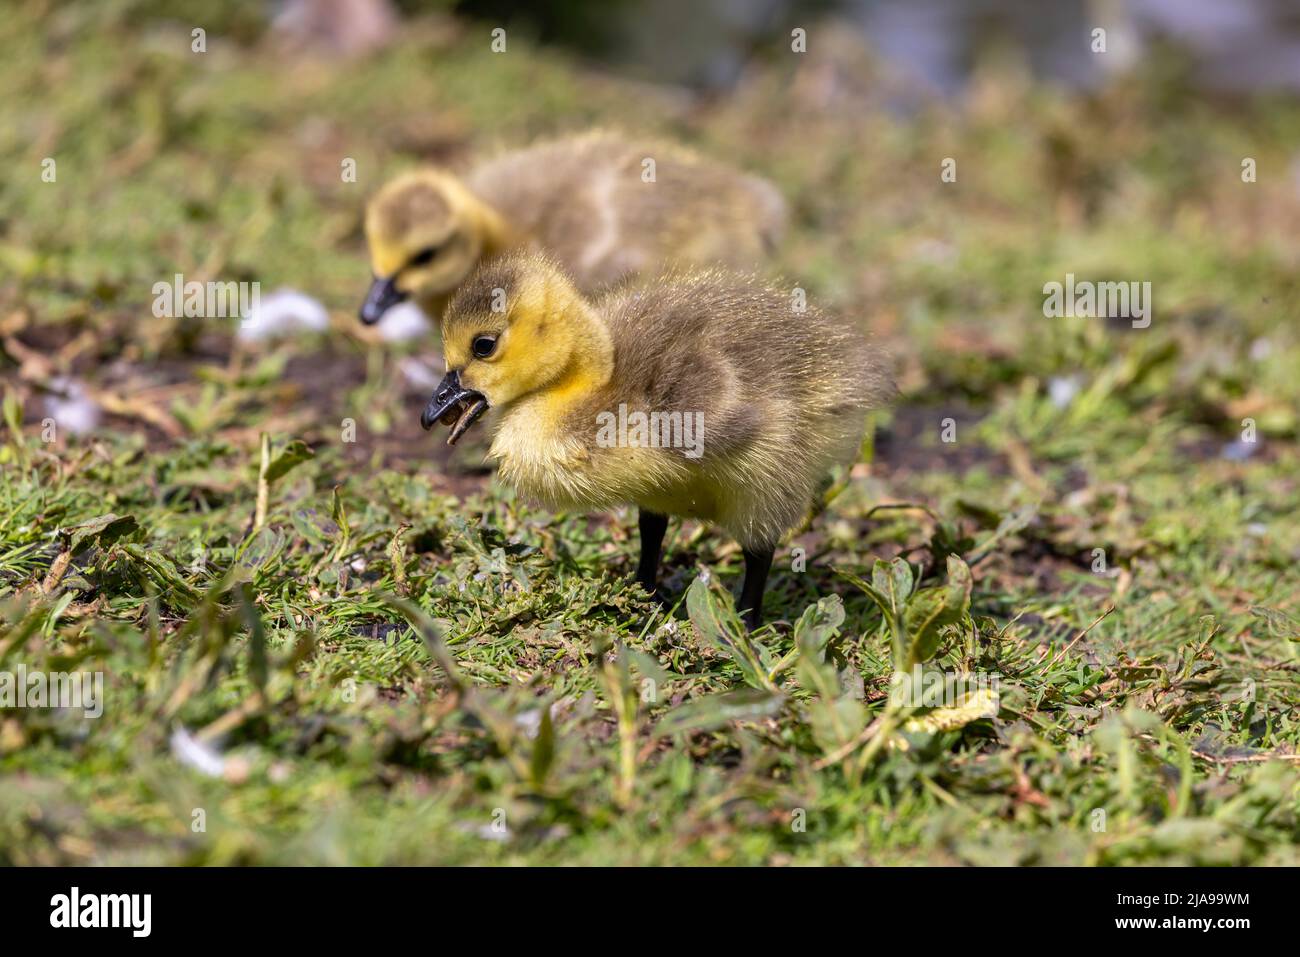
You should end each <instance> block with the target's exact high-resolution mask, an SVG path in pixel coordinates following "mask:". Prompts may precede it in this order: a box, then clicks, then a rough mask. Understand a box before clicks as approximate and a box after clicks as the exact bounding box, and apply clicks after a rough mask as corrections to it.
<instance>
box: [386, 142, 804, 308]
mask: <svg viewBox="0 0 1300 957" xmlns="http://www.w3.org/2000/svg"><path fill="white" fill-rule="evenodd" d="M649 163H652V164H653V165H652V166H651V165H649ZM784 222H785V202H784V201H783V200H782V198H781V196H780V194H779V193H778V192H777V190H776V188H775V187H774V186H772V185H771V184H770V183H768V182H766V181H765V180H762V179H759V178H757V177H754V176H749V175H747V174H744V173H741V172H738V171H736V170H733V169H730V168H729V167H726V166H723V165H721V164H718V163H714V162H711V161H709V160H706V159H703V158H701V157H698V156H696V155H694V154H693V153H690V152H688V151H686V150H684V149H681V148H679V147H671V146H666V145H662V144H655V143H646V142H634V141H628V140H624V139H622V138H621V137H619V136H617V135H615V134H612V133H607V132H595V133H588V134H586V135H583V136H575V137H568V138H565V139H558V140H552V141H548V142H543V143H539V144H536V145H534V146H532V147H529V148H528V149H524V150H518V151H514V152H508V153H505V154H503V155H501V156H499V157H497V158H496V159H493V160H489V161H488V162H486V163H483V164H482V165H480V166H478V167H476V168H475V169H473V170H471V171H470V172H469V173H468V174H467V175H466V176H465V178H464V179H460V178H457V177H456V176H454V175H453V174H451V173H449V172H447V171H445V170H438V169H427V170H421V171H418V172H413V173H409V174H407V175H405V176H401V177H399V178H397V179H395V180H393V181H392V182H390V183H388V184H387V185H385V186H384V187H383V188H382V189H381V190H380V191H379V193H378V194H377V195H376V196H375V197H374V199H373V200H371V202H370V204H369V206H368V207H367V210H366V222H365V228H366V239H367V242H368V244H369V247H370V260H371V268H372V270H373V271H374V276H375V278H374V282H373V283H372V285H371V287H370V292H369V294H368V295H367V297H366V301H365V303H364V305H362V307H361V321H362V322H364V323H366V324H368V325H369V324H373V323H376V322H378V321H379V320H380V318H381V317H382V316H383V315H384V313H385V312H386V311H387V310H388V309H389V308H390V307H392V306H393V305H395V304H396V303H398V302H401V301H403V300H405V299H414V300H415V302H416V303H417V304H418V305H419V306H420V307H421V308H422V309H423V310H424V311H425V313H426V314H427V315H429V316H430V317H431V318H433V319H437V318H438V316H439V315H440V314H441V311H442V309H443V307H444V306H445V304H446V301H447V299H448V297H449V296H450V294H451V293H452V292H453V291H454V290H455V289H456V287H457V286H459V285H460V284H461V283H462V282H464V280H465V278H466V277H467V276H468V275H469V274H470V272H471V271H472V270H473V268H474V267H475V266H476V265H477V264H478V263H479V262H480V261H482V260H486V259H491V258H492V257H493V256H497V255H500V254H501V253H503V252H505V251H507V250H511V249H516V248H518V247H521V246H525V245H529V246H532V247H534V248H538V249H542V250H545V251H546V252H548V253H550V254H551V255H552V256H554V257H555V258H556V259H557V260H558V261H559V262H560V263H561V264H562V265H563V266H564V267H565V268H566V269H567V270H568V271H569V274H570V275H571V276H572V277H573V279H574V280H575V281H576V282H577V284H578V288H579V289H581V290H583V291H592V290H595V289H598V288H600V287H602V286H605V285H608V284H610V283H612V282H614V281H616V280H619V279H621V278H623V277H625V276H629V275H633V274H636V273H640V272H643V271H646V270H648V269H650V268H654V269H658V268H659V267H660V266H661V265H662V264H664V263H684V264H692V263H693V264H710V263H721V264H725V265H732V266H752V265H756V264H757V263H758V262H759V261H760V260H761V259H762V258H763V257H764V256H765V255H766V254H768V253H769V252H770V251H771V250H772V248H773V247H774V246H775V245H776V243H777V241H778V239H779V237H780V234H781V232H782V231H783V228H784Z"/></svg>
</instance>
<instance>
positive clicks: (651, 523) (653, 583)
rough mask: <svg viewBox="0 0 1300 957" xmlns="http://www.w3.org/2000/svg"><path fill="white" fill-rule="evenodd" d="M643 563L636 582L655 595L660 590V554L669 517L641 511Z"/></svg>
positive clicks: (638, 570)
mask: <svg viewBox="0 0 1300 957" xmlns="http://www.w3.org/2000/svg"><path fill="white" fill-rule="evenodd" d="M638 522H639V524H640V526H641V561H640V563H639V564H638V565H637V567H636V580H637V582H638V583H640V585H641V587H642V588H644V589H645V590H646V591H648V592H649V593H650V594H652V595H653V594H654V593H655V592H656V590H657V589H658V584H657V582H658V580H659V553H660V551H661V550H662V549H663V544H664V532H666V531H668V517H667V516H666V515H659V514H657V513H655V512H647V511H646V510H645V509H641V510H640V514H639V516H638Z"/></svg>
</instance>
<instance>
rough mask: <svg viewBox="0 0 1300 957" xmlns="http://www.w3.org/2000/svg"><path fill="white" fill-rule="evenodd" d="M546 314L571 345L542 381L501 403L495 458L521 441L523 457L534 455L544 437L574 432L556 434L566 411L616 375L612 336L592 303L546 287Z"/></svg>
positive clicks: (506, 454)
mask: <svg viewBox="0 0 1300 957" xmlns="http://www.w3.org/2000/svg"><path fill="white" fill-rule="evenodd" d="M547 315H548V317H549V319H548V321H549V322H553V323H555V324H557V325H559V326H561V328H563V329H564V334H565V335H567V336H568V337H569V339H570V341H571V342H572V343H573V348H572V350H571V352H570V353H569V358H568V360H567V361H566V362H565V363H564V365H562V366H561V367H559V368H558V369H557V370H556V373H555V375H554V376H553V377H552V378H550V379H549V380H548V381H547V382H546V383H545V384H544V385H542V386H541V387H539V388H537V389H535V390H533V391H532V392H530V393H528V394H527V395H525V396H522V397H521V398H519V399H518V400H516V401H515V402H513V403H511V404H510V405H508V406H504V407H503V408H502V410H501V418H500V422H501V432H500V433H499V434H498V441H497V442H495V443H494V445H493V455H494V456H496V457H497V458H506V457H509V456H512V455H515V454H516V453H517V451H518V450H519V449H520V447H521V445H522V446H523V447H525V448H526V449H527V451H526V452H525V455H526V456H527V457H535V456H536V455H537V454H538V450H539V448H540V447H541V446H543V445H545V444H546V443H548V442H551V441H554V440H555V439H557V438H562V437H568V438H572V436H562V435H561V434H560V433H561V432H562V431H563V429H564V423H565V419H566V417H567V414H568V413H569V412H570V411H571V410H572V409H573V407H574V406H575V405H577V404H578V403H580V402H583V401H586V400H588V399H590V398H591V397H592V396H595V395H597V394H598V393H599V392H600V391H601V390H602V389H603V388H604V387H605V386H606V385H608V384H609V381H610V379H611V378H612V377H613V375H614V341H613V338H612V337H611V335H610V331H609V327H608V325H606V323H605V320H604V319H603V318H602V317H601V316H600V314H599V313H597V312H596V310H595V309H593V308H592V307H591V306H590V305H589V304H587V303H586V302H585V301H583V299H582V298H581V297H580V296H579V295H578V294H576V293H573V292H571V291H569V290H564V291H563V292H558V291H556V290H548V291H547ZM593 430H594V426H593ZM507 433H508V434H507ZM593 434H594V432H593Z"/></svg>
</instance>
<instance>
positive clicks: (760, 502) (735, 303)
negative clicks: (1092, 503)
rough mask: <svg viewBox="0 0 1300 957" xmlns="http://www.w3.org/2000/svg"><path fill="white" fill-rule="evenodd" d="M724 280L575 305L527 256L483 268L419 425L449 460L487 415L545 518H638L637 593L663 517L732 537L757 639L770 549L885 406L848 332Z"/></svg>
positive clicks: (465, 300) (464, 302) (632, 291)
mask: <svg viewBox="0 0 1300 957" xmlns="http://www.w3.org/2000/svg"><path fill="white" fill-rule="evenodd" d="M790 313H791V297H790V295H789V293H787V292H783V291H779V290H776V289H774V288H772V287H770V286H768V285H765V284H764V283H763V282H762V281H761V280H759V279H756V278H754V277H752V276H746V275H737V274H734V273H731V272H728V271H726V270H723V269H720V268H711V269H695V270H690V271H681V272H674V273H668V274H664V275H661V276H659V277H656V278H655V279H653V280H651V281H647V282H646V283H644V284H642V285H631V284H625V285H624V286H621V287H618V288H615V289H611V290H609V291H607V292H605V293H602V294H600V295H598V296H596V297H592V298H588V297H584V296H583V294H582V293H581V292H579V290H578V288H577V287H576V285H575V283H574V282H573V280H572V279H571V278H570V277H569V276H568V275H567V274H566V273H565V272H564V271H563V270H562V269H561V268H560V267H559V265H558V264H556V263H555V262H553V261H552V260H549V259H547V258H545V257H543V256H541V255H538V254H536V253H520V254H512V255H509V256H504V257H501V258H498V259H496V260H494V261H492V262H490V263H487V264H485V265H484V266H482V267H481V268H480V269H479V270H478V271H477V272H476V273H475V274H474V275H473V276H472V277H471V278H470V279H469V280H468V281H467V282H466V283H465V284H464V285H462V286H461V288H460V289H459V291H458V292H457V293H456V295H455V296H454V297H453V298H452V300H451V301H450V303H449V304H448V306H447V309H446V312H445V313H444V315H443V318H442V323H441V325H442V335H443V347H444V350H445V353H446V358H447V369H448V372H447V375H446V377H445V378H444V379H443V380H442V382H441V383H440V385H439V387H438V390H437V392H436V393H435V394H434V396H433V398H432V399H431V400H430V401H429V404H428V406H427V408H426V409H425V410H424V414H423V416H422V418H421V424H422V425H423V426H424V427H425V428H426V429H428V428H431V427H432V426H433V424H434V423H435V422H442V423H443V424H444V425H449V426H451V434H450V436H449V438H448V442H449V443H452V444H454V443H455V442H456V441H457V440H458V439H459V438H460V437H461V436H462V435H463V434H464V433H465V431H466V430H467V429H468V428H470V426H472V425H473V424H474V422H475V421H476V420H477V419H478V418H479V416H480V415H482V414H483V412H484V411H486V410H487V409H488V408H489V407H491V408H492V409H494V410H496V411H497V413H498V415H497V417H496V426H495V433H494V435H493V439H492V446H491V450H490V452H489V455H490V456H491V457H492V458H493V459H495V460H496V461H497V463H498V466H499V474H500V475H501V476H502V477H503V478H504V479H505V480H506V481H508V482H510V483H511V484H512V485H514V486H515V488H516V489H518V491H519V492H520V493H521V494H522V495H523V496H524V497H525V498H528V499H530V500H532V501H534V502H536V503H538V504H540V505H542V506H543V507H547V508H551V509H554V510H588V511H597V510H604V509H609V508H612V507H614V506H618V505H635V506H637V508H638V509H639V510H640V516H639V524H640V531H641V558H640V563H639V565H638V569H637V574H636V579H637V581H638V582H640V583H641V584H642V585H643V586H644V587H645V588H646V590H647V591H649V592H651V593H652V594H653V593H654V591H655V588H656V580H657V577H658V569H659V558H660V550H661V547H662V544H663V537H664V532H665V530H666V528H667V524H668V519H667V516H670V515H677V516H682V517H690V518H696V519H701V520H703V521H707V522H710V523H712V524H714V525H717V526H719V527H720V528H722V529H723V530H725V531H726V532H728V533H730V534H731V535H732V536H733V537H734V538H735V539H736V540H737V541H738V542H739V543H740V545H741V547H742V549H743V552H744V557H745V581H744V585H743V587H742V590H741V599H740V607H741V610H742V611H743V612H745V613H746V620H747V623H748V625H749V627H750V628H756V627H758V625H759V622H760V620H761V615H762V600H763V590H764V587H765V585H766V581H767V574H768V570H769V568H770V567H771V564H772V554H773V550H774V548H775V546H776V544H777V542H778V541H779V540H780V539H781V537H782V536H783V535H784V534H785V533H786V532H788V531H789V530H790V529H791V528H792V527H794V526H795V525H796V524H798V523H799V522H800V521H801V520H802V519H803V517H804V516H805V515H806V514H807V510H808V507H809V505H810V503H811V502H812V500H813V496H814V494H815V493H816V491H817V490H818V488H819V486H820V484H821V482H822V481H823V479H824V477H825V475H826V473H827V471H828V470H829V469H830V467H831V466H833V465H835V464H837V463H844V462H847V461H850V460H851V459H852V458H853V457H854V456H855V454H856V452H857V450H858V448H859V445H860V442H861V439H862V434H863V431H864V427H865V421H866V413H867V411H868V410H869V409H871V408H872V407H874V406H876V405H878V404H879V403H880V402H881V401H883V400H884V399H885V398H886V397H887V396H888V394H889V392H890V390H891V385H890V379H889V375H888V373H887V372H886V370H885V368H884V363H883V362H882V359H881V356H880V355H879V354H878V353H877V352H875V351H874V350H873V349H872V348H871V347H870V346H869V345H868V343H867V341H866V340H865V338H863V337H862V336H861V335H860V334H859V333H858V332H857V331H855V330H854V329H852V328H850V327H848V326H847V325H844V324H841V323H839V322H836V321H834V320H833V319H831V318H830V317H828V316H827V315H826V314H825V313H822V312H820V311H819V310H817V309H816V308H814V307H812V306H808V307H807V309H806V311H805V312H802V313H801V314H799V315H797V316H793V317H792V316H791V314H790Z"/></svg>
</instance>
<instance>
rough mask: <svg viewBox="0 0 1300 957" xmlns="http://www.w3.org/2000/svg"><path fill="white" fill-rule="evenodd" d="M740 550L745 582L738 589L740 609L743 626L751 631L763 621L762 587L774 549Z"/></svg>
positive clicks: (764, 584)
mask: <svg viewBox="0 0 1300 957" xmlns="http://www.w3.org/2000/svg"><path fill="white" fill-rule="evenodd" d="M741 551H742V552H743V554H744V556H745V584H744V585H742V586H741V589H740V610H741V611H742V612H743V613H744V615H745V627H747V628H748V629H749V630H750V631H753V630H754V629H756V628H757V627H758V626H759V625H761V624H762V623H763V589H764V588H765V587H766V586H767V573H768V571H770V570H771V568H772V553H773V552H774V551H775V549H773V548H767V549H763V550H761V551H753V550H751V549H748V548H744V549H741Z"/></svg>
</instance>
